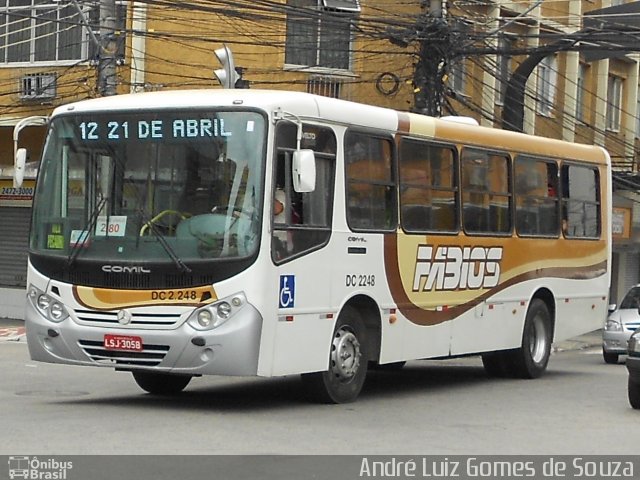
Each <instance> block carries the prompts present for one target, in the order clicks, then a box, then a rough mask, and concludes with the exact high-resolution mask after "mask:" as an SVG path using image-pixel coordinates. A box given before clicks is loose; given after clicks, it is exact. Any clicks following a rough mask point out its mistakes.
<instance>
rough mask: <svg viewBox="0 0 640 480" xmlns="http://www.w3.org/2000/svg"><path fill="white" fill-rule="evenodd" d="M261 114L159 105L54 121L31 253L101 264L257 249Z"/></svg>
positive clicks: (43, 165)
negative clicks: (156, 108) (151, 109)
mask: <svg viewBox="0 0 640 480" xmlns="http://www.w3.org/2000/svg"><path fill="white" fill-rule="evenodd" d="M265 138H266V135H265V120H264V118H263V117H262V116H261V115H260V114H258V113H256V112H248V111H212V110H195V111H194V110H188V111H175V110H163V111H161V112H157V111H156V112H144V111H142V112H141V111H139V110H138V111H136V112H125V113H123V112H117V113H102V112H101V113H98V114H90V113H89V114H87V113H80V114H76V115H64V116H60V117H57V118H54V119H53V121H52V122H51V125H50V129H49V133H48V137H47V140H46V144H45V148H44V152H43V159H42V162H41V167H40V174H39V177H38V184H37V188H36V198H35V201H34V214H33V215H34V216H33V228H32V231H31V232H32V233H31V239H30V248H31V250H32V252H37V253H40V254H47V255H54V256H61V257H67V258H68V260H69V264H71V263H73V262H74V261H76V260H78V259H94V260H96V259H99V260H104V261H124V262H126V261H131V260H137V261H138V260H142V261H147V262H148V261H151V262H153V261H160V262H165V261H173V262H175V263H176V264H177V265H178V266H180V265H184V262H190V261H197V260H203V259H217V258H234V257H246V256H249V255H251V254H252V253H253V252H255V250H256V249H257V247H258V238H259V235H258V234H259V231H260V224H259V222H260V218H261V215H260V214H259V207H260V199H261V197H262V178H263V165H264V154H265Z"/></svg>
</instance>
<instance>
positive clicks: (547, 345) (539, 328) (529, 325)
mask: <svg viewBox="0 0 640 480" xmlns="http://www.w3.org/2000/svg"><path fill="white" fill-rule="evenodd" d="M550 355H551V315H550V314H549V309H548V308H547V304H546V303H545V302H544V301H542V300H541V299H539V298H534V299H533V300H532V301H531V304H530V305H529V310H528V311H527V317H526V319H525V322H524V331H523V333H522V345H521V346H520V348H518V349H516V350H513V351H512V352H511V359H512V362H513V363H512V364H511V367H512V368H513V373H514V376H515V377H518V378H538V377H539V376H540V375H542V374H543V373H544V371H545V370H546V369H547V364H548V363H549V356H550Z"/></svg>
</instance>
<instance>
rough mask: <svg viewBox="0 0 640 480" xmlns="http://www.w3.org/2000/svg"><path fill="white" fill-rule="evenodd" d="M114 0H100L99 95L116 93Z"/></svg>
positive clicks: (116, 46) (116, 50)
mask: <svg viewBox="0 0 640 480" xmlns="http://www.w3.org/2000/svg"><path fill="white" fill-rule="evenodd" d="M116 27H117V22H116V0H100V49H99V57H98V92H99V93H100V95H101V96H109V95H115V94H116V87H117V84H118V82H117V76H116V61H117V59H116V54H117V52H118V42H117V39H116Z"/></svg>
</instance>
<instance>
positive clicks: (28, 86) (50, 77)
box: [20, 73, 58, 100]
mask: <svg viewBox="0 0 640 480" xmlns="http://www.w3.org/2000/svg"><path fill="white" fill-rule="evenodd" d="M57 79H58V77H57V75H56V74H55V73H30V74H28V75H24V76H23V77H21V78H20V99H22V100H51V99H53V98H55V97H56V83H57Z"/></svg>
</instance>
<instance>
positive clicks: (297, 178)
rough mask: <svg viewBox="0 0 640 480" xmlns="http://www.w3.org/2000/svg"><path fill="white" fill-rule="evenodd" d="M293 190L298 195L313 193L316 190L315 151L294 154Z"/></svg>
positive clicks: (299, 151)
mask: <svg viewBox="0 0 640 480" xmlns="http://www.w3.org/2000/svg"><path fill="white" fill-rule="evenodd" d="M292 170H293V171H292V176H293V189H294V190H295V191H296V192H298V193H308V192H313V191H314V190H315V189H316V157H315V155H314V153H313V150H296V151H295V152H293V165H292Z"/></svg>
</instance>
